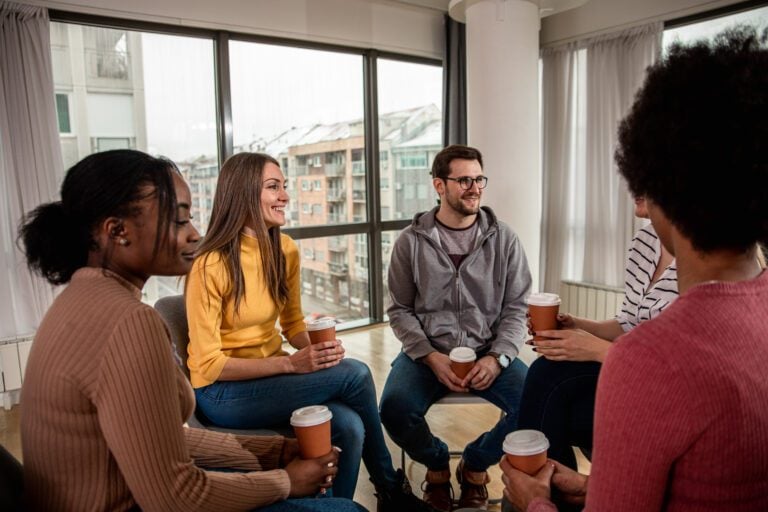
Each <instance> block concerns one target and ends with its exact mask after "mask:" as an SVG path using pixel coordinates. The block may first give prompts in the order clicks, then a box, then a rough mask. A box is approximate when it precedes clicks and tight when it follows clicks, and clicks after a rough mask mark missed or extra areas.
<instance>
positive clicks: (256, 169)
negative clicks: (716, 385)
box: [198, 153, 288, 313]
mask: <svg viewBox="0 0 768 512" xmlns="http://www.w3.org/2000/svg"><path fill="white" fill-rule="evenodd" d="M268 163H272V164H275V165H277V166H278V167H279V166H280V164H279V163H277V160H275V159H274V158H272V157H271V156H269V155H265V154H263V153H238V154H237V155H234V156H231V157H229V158H227V160H226V161H225V162H224V165H222V166H221V172H220V173H219V179H218V182H217V185H216V195H215V196H214V198H213V209H212V211H211V221H210V223H209V224H208V231H207V232H206V234H205V238H204V239H203V242H202V243H201V244H200V248H199V249H198V255H200V256H202V257H203V258H204V260H203V279H204V280H205V266H206V263H207V261H208V256H210V255H211V253H213V252H218V253H219V254H220V256H221V259H222V261H223V262H224V265H225V267H226V269H227V274H228V275H229V282H230V287H229V290H228V292H229V296H230V297H234V299H235V313H237V311H238V310H239V308H240V302H241V300H242V298H243V295H244V294H245V279H244V277H243V266H242V262H241V261H240V233H241V232H242V231H243V228H244V227H245V226H246V225H248V226H249V227H251V228H253V230H254V231H255V232H256V241H257V242H258V244H259V249H260V251H261V262H262V266H263V271H264V277H265V279H266V281H267V289H268V290H269V295H270V297H272V300H273V301H275V304H277V305H278V307H279V306H281V305H282V304H285V302H286V301H287V300H288V284H287V283H286V278H285V255H283V250H282V247H281V245H280V227H279V226H275V227H272V228H269V229H267V226H266V224H264V217H263V216H262V214H261V189H262V186H261V182H262V177H263V175H264V166H266V165H267V164H268Z"/></svg>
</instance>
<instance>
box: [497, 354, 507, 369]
mask: <svg viewBox="0 0 768 512" xmlns="http://www.w3.org/2000/svg"><path fill="white" fill-rule="evenodd" d="M499 364H500V365H501V367H502V368H506V367H507V366H509V357H507V356H506V355H505V354H501V355H500V356H499Z"/></svg>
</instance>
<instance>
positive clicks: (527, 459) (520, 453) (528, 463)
mask: <svg viewBox="0 0 768 512" xmlns="http://www.w3.org/2000/svg"><path fill="white" fill-rule="evenodd" d="M502 449H503V450H504V453H505V454H506V455H505V457H507V461H509V463H510V464H511V465H512V467H514V468H516V469H519V470H520V471H522V472H524V473H527V474H529V475H535V474H536V473H538V472H539V470H540V469H541V468H542V467H544V464H546V463H547V450H548V449H549V440H548V439H547V436H545V435H544V434H543V433H542V432H539V431H538V430H516V431H515V432H511V433H509V434H507V437H505V438H504V444H503V445H502Z"/></svg>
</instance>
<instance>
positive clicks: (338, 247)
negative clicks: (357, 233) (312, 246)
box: [328, 236, 347, 252]
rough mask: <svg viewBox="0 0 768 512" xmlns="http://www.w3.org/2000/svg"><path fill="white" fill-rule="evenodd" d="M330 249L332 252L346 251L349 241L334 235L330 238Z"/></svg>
mask: <svg viewBox="0 0 768 512" xmlns="http://www.w3.org/2000/svg"><path fill="white" fill-rule="evenodd" d="M328 250H329V251H332V252H346V251H347V242H346V240H345V239H344V237H341V236H333V237H331V238H329V239H328Z"/></svg>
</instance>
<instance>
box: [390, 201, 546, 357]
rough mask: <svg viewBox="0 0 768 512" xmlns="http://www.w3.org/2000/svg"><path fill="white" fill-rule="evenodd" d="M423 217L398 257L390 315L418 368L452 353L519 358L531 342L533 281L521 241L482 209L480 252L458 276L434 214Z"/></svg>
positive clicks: (403, 237) (399, 246) (398, 246)
mask: <svg viewBox="0 0 768 512" xmlns="http://www.w3.org/2000/svg"><path fill="white" fill-rule="evenodd" d="M437 210H438V207H435V208H434V209H432V210H431V211H429V212H425V213H420V214H417V215H416V216H415V217H414V218H413V223H412V224H411V225H410V226H408V227H407V228H405V229H404V230H403V232H402V233H401V234H400V236H399V237H398V239H397V241H396V242H395V245H394V248H393V249H392V260H391V262H390V265H389V278H388V283H389V293H390V296H391V297H392V305H391V306H390V307H389V309H387V314H389V322H390V325H391V326H392V330H393V331H394V333H395V336H397V338H398V339H399V340H400V341H401V342H402V343H403V351H404V352H405V353H406V354H407V355H408V356H409V357H410V358H411V359H413V360H416V359H419V358H421V357H424V356H426V355H427V354H429V353H430V352H433V351H438V352H442V353H443V354H447V353H448V352H450V351H451V349H452V348H454V347H459V346H463V347H469V348H472V349H474V350H475V352H480V353H481V354H483V353H485V352H489V351H490V352H497V353H499V354H505V355H507V356H508V357H509V358H510V359H513V358H515V357H516V356H517V354H518V353H519V351H520V347H521V345H522V342H523V340H524V339H525V338H526V335H527V332H528V328H527V326H526V319H525V313H526V310H527V306H526V303H525V299H526V297H527V296H528V295H529V294H530V292H531V273H530V271H529V270H528V261H527V260H526V257H525V252H524V251H523V246H522V245H521V244H520V240H519V239H518V238H517V235H516V234H515V233H514V232H513V231H512V230H511V229H510V228H509V226H507V225H506V224H504V223H503V222H500V221H498V220H497V219H496V215H494V213H493V211H492V210H491V209H490V208H488V207H486V206H484V207H482V208H481V209H480V213H479V219H478V222H479V223H480V225H479V232H480V235H479V236H478V238H477V240H476V241H475V246H474V248H473V249H472V251H471V252H470V253H469V254H468V255H467V257H466V258H464V260H463V261H462V262H461V264H460V265H459V267H458V268H456V267H454V265H453V263H452V262H451V258H450V257H449V256H448V253H447V252H446V251H445V250H444V249H443V247H442V245H441V244H440V239H439V236H438V231H437V226H436V225H435V213H437Z"/></svg>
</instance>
